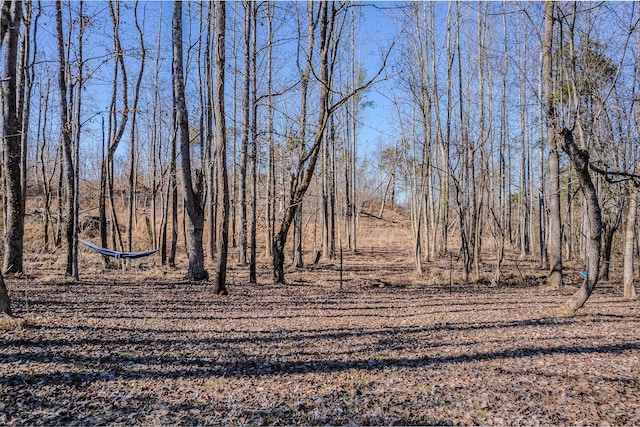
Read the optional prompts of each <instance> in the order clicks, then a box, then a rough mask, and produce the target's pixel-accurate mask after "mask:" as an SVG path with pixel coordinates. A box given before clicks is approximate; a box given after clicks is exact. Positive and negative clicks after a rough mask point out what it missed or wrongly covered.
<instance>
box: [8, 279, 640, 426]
mask: <svg viewBox="0 0 640 427" xmlns="http://www.w3.org/2000/svg"><path fill="white" fill-rule="evenodd" d="M127 274H129V275H130V276H127ZM176 274H177V273H176ZM242 274H244V273H243V271H241V270H236V271H235V272H234V273H233V274H232V275H231V276H230V277H231V281H232V283H230V285H229V289H230V291H231V294H230V295H229V296H227V297H218V296H215V295H213V293H212V285H211V284H210V283H190V282H185V281H183V280H180V279H179V278H178V276H177V275H176V276H175V277H173V276H171V274H169V275H167V277H164V278H163V279H162V280H161V281H157V280H151V279H143V280H140V281H136V280H135V272H124V273H123V272H108V271H107V272H105V273H104V276H105V278H104V280H99V281H80V282H79V283H76V284H62V283H55V282H52V281H49V282H43V281H40V282H38V281H34V280H29V279H28V278H22V279H19V280H18V279H9V284H10V286H12V287H13V288H14V289H19V291H18V292H15V294H14V305H15V308H16V312H18V313H20V312H23V313H24V311H25V310H27V307H28V313H27V314H25V316H24V320H23V321H22V322H18V323H15V324H14V325H13V326H12V327H5V328H0V337H1V340H2V343H3V345H2V348H1V349H0V367H1V369H0V394H1V395H2V400H1V401H0V424H3V425H9V426H13V425H25V424H29V425H51V424H58V425H59V424H65V425H80V424H82V425H87V424H91V425H93V424H113V425H122V424H145V425H146V424H153V425H156V424H160V425H162V424H215V425H238V424H248V425H274V424H277V425H282V424H313V425H320V424H322V425H344V424H357V425H406V424H438V425H480V424H482V425H506V424H525V425H540V424H542V425H548V424H563V425H565V424H566V425H595V424H597V425H605V424H611V425H637V424H640V368H639V367H640V363H639V362H640V328H639V326H640V313H639V311H638V305H637V303H636V302H633V301H625V300H622V299H620V298H618V297H617V296H616V295H617V292H618V290H617V289H613V287H611V288H610V289H606V287H605V288H602V289H599V290H598V291H596V294H595V295H594V296H593V297H592V299H591V300H590V301H589V303H588V305H587V306H586V308H585V309H584V310H582V311H581V312H579V314H577V315H575V316H565V315H562V314H561V312H560V311H558V306H559V304H560V303H561V302H562V301H563V299H564V298H565V295H563V294H561V293H557V294H554V293H550V292H548V291H545V290H544V289H542V288H541V287H539V286H537V284H536V285H532V286H528V287H527V286H517V287H516V286H513V287H510V286H506V285H505V286H497V287H495V286H489V285H478V286H473V285H468V286H466V287H465V286H462V285H457V286H456V287H455V288H454V289H453V290H449V289H447V287H446V286H435V285H431V284H420V283H418V281H416V280H412V279H411V280H410V279H407V277H405V276H398V277H395V278H394V277H387V278H385V282H384V285H383V286H380V285H375V286H372V285H371V284H370V280H364V279H361V278H360V277H362V276H357V275H355V276H354V275H351V277H354V279H352V280H350V281H347V282H345V283H344V287H343V290H342V291H339V290H338V287H337V283H336V281H335V280H334V276H335V275H336V271H335V270H331V269H326V270H324V271H311V272H308V271H307V272H305V271H298V272H291V273H290V279H291V282H290V283H291V284H290V285H286V286H285V285H271V284H267V283H268V281H269V277H268V275H267V274H266V273H265V276H264V277H260V280H261V284H258V285H251V284H247V283H245V282H244V281H243V278H242ZM364 274H369V275H370V272H366V273H364ZM109 275H113V277H110V276H109ZM107 276H109V277H107ZM316 278H318V280H315V279H316ZM12 280H13V281H12Z"/></svg>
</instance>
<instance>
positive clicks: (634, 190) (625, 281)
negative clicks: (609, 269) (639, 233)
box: [622, 183, 640, 299]
mask: <svg viewBox="0 0 640 427" xmlns="http://www.w3.org/2000/svg"><path fill="white" fill-rule="evenodd" d="M639 193H640V192H639V191H638V185H636V184H635V183H634V184H631V188H630V191H629V203H628V205H629V207H628V208H627V224H626V226H625V233H624V253H623V260H624V266H623V270H622V285H623V286H624V297H625V298H629V299H635V298H636V297H637V295H636V288H635V286H634V284H633V252H634V243H635V234H636V233H635V230H636V214H637V212H638V194H639Z"/></svg>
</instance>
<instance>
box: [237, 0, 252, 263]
mask: <svg viewBox="0 0 640 427" xmlns="http://www.w3.org/2000/svg"><path fill="white" fill-rule="evenodd" d="M243 4H244V73H243V76H242V78H243V87H242V100H241V103H242V137H241V140H240V199H239V200H238V213H239V222H240V224H239V228H238V262H239V263H240V264H241V265H245V264H247V166H248V153H249V130H250V129H249V128H250V126H251V125H250V123H249V122H250V120H249V117H250V104H249V93H250V90H251V75H250V74H251V67H250V65H251V59H250V57H251V30H252V28H251V19H252V18H251V15H252V12H251V11H252V9H253V6H252V2H250V1H248V0H245V1H244V2H243Z"/></svg>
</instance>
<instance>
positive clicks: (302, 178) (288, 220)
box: [272, 2, 334, 283]
mask: <svg viewBox="0 0 640 427" xmlns="http://www.w3.org/2000/svg"><path fill="white" fill-rule="evenodd" d="M331 5H332V8H333V3H331ZM319 17H320V18H319V19H320V76H319V79H320V100H319V104H320V105H319V115H318V125H317V127H316V131H315V135H314V140H313V144H312V146H311V148H310V150H309V153H308V154H306V155H305V156H303V157H304V158H303V159H300V162H299V163H298V168H297V171H296V173H295V174H294V175H293V177H292V182H291V189H290V193H289V197H288V204H287V206H285V211H284V216H283V218H282V222H281V223H280V229H279V230H278V232H277V233H276V235H275V238H274V241H273V248H272V257H273V275H274V281H275V282H276V283H285V277H284V249H285V244H286V242H287V235H288V234H289V228H290V227H291V224H292V223H293V220H294V218H295V214H296V212H297V210H298V209H297V208H298V205H299V204H300V203H302V201H303V199H304V195H305V194H306V192H307V189H308V188H309V184H310V183H311V179H312V177H313V173H314V171H315V167H316V164H317V162H318V157H319V154H320V151H321V150H320V148H321V145H322V141H323V139H324V137H325V131H326V128H327V123H328V119H329V45H330V43H329V42H330V39H331V32H332V29H330V28H329V11H328V3H327V2H322V3H321V4H320V11H319ZM331 19H332V23H333V19H334V16H333V14H332V17H331ZM302 144H304V141H302ZM305 158H306V159H305ZM303 160H306V162H307V163H305V161H303ZM305 165H306V167H305Z"/></svg>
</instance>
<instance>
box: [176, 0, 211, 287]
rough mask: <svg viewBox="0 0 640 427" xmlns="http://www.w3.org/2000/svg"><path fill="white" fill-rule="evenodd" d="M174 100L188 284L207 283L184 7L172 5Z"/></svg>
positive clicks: (200, 185) (201, 200) (201, 187)
mask: <svg viewBox="0 0 640 427" xmlns="http://www.w3.org/2000/svg"><path fill="white" fill-rule="evenodd" d="M172 29H173V31H172V41H173V73H172V75H173V96H174V110H175V113H176V127H177V139H178V141H179V143H180V165H181V168H180V169H181V172H182V187H183V188H182V191H183V195H184V206H185V211H186V213H187V215H186V225H187V245H188V248H187V251H188V253H189V267H188V272H187V277H188V278H189V280H207V279H208V278H209V275H208V273H207V271H206V270H205V267H204V249H203V245H202V240H203V239H202V237H203V232H204V209H203V202H204V200H203V195H204V182H203V176H202V171H200V170H197V171H196V173H195V175H196V177H195V188H194V182H193V179H192V177H191V148H190V145H189V117H188V113H187V103H186V100H185V93H184V73H183V66H184V65H183V64H184V63H183V54H182V30H183V28H182V3H181V2H175V3H173V28H172Z"/></svg>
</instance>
